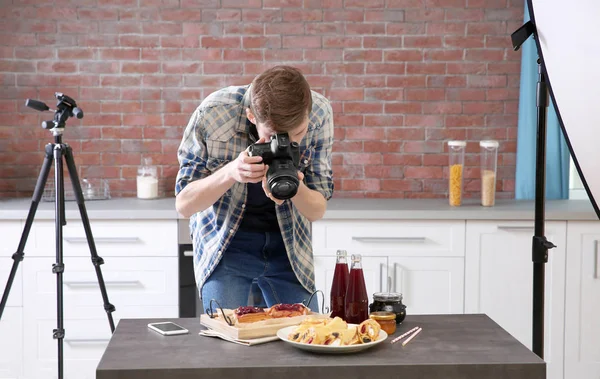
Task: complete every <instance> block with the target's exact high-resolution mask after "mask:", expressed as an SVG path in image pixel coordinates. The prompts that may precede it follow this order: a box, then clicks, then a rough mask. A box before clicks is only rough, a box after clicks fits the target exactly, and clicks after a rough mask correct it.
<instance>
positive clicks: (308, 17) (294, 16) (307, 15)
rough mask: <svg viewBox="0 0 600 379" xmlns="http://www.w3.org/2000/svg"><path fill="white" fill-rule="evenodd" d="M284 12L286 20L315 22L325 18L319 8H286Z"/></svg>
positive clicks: (284, 19)
mask: <svg viewBox="0 0 600 379" xmlns="http://www.w3.org/2000/svg"><path fill="white" fill-rule="evenodd" d="M282 13H283V21H284V22H302V21H304V22H306V21H308V22H313V21H322V20H323V12H322V11H321V10H318V9H285V10H283V11H282Z"/></svg>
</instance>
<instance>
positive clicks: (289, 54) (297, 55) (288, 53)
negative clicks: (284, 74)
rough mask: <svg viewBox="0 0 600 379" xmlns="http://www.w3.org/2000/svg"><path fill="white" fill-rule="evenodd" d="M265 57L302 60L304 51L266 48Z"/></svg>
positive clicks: (266, 58) (273, 59)
mask: <svg viewBox="0 0 600 379" xmlns="http://www.w3.org/2000/svg"><path fill="white" fill-rule="evenodd" d="M264 57H265V60H266V61H280V62H281V61H301V60H302V59H303V53H302V51H301V50H265V52H264ZM307 80H308V78H307ZM330 82H331V81H329V83H330ZM309 83H311V81H310V80H309ZM315 85H317V84H315Z"/></svg>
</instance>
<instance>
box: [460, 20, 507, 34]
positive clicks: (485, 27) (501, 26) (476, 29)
mask: <svg viewBox="0 0 600 379" xmlns="http://www.w3.org/2000/svg"><path fill="white" fill-rule="evenodd" d="M505 32H506V24H505V23H503V22H469V23H468V24H467V34H468V35H481V34H492V35H498V34H504V33H505Z"/></svg>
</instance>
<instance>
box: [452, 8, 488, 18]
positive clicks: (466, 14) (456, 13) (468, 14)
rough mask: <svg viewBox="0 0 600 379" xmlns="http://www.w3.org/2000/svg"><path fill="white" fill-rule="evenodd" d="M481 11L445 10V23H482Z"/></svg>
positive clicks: (482, 15) (482, 14) (482, 11)
mask: <svg viewBox="0 0 600 379" xmlns="http://www.w3.org/2000/svg"><path fill="white" fill-rule="evenodd" d="M483 19H484V10H483V9H447V10H446V21H483Z"/></svg>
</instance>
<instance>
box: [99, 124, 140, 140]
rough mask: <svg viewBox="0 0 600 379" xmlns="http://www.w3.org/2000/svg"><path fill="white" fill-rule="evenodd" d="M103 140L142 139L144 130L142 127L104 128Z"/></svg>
mask: <svg viewBox="0 0 600 379" xmlns="http://www.w3.org/2000/svg"><path fill="white" fill-rule="evenodd" d="M102 138H106V139H141V138H142V128H140V127H118V128H110V127H103V128H102Z"/></svg>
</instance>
